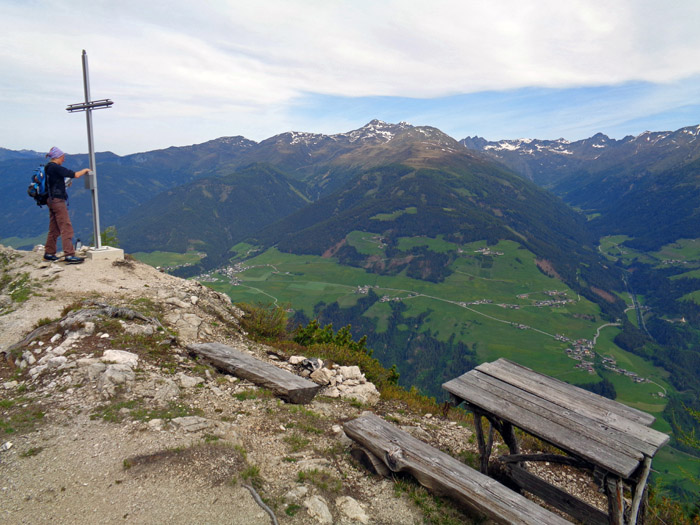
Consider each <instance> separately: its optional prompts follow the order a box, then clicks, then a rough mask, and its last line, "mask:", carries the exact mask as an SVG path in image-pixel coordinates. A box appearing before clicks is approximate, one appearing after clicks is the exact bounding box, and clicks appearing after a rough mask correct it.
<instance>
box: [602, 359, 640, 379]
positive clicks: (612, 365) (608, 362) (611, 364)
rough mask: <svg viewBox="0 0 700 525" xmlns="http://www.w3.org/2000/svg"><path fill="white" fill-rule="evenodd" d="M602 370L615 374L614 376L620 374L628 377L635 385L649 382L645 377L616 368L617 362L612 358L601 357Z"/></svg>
mask: <svg viewBox="0 0 700 525" xmlns="http://www.w3.org/2000/svg"><path fill="white" fill-rule="evenodd" d="M603 368H605V369H606V370H610V371H611V372H615V373H616V374H621V375H624V376H627V377H629V378H630V379H631V380H632V381H634V382H635V383H648V382H649V380H648V379H647V378H645V377H640V376H639V374H637V373H636V372H630V371H629V370H625V369H624V368H620V367H619V366H617V361H615V358H614V357H603Z"/></svg>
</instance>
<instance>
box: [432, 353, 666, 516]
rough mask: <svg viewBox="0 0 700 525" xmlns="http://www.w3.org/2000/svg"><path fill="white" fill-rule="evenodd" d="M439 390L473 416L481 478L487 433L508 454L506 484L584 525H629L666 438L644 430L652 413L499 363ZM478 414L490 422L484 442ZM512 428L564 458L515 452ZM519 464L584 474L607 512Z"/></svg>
mask: <svg viewBox="0 0 700 525" xmlns="http://www.w3.org/2000/svg"><path fill="white" fill-rule="evenodd" d="M442 387H443V388H444V389H445V390H446V391H447V392H449V393H450V395H451V397H452V402H453V404H455V405H458V404H460V403H462V402H464V403H465V404H466V407H467V408H468V409H469V410H471V411H472V412H474V416H475V417H474V422H475V427H476V433H477V441H478V444H479V452H480V454H481V471H482V472H483V473H485V474H486V473H487V472H488V460H489V456H490V453H491V445H492V443H493V430H494V429H495V430H497V431H498V432H499V433H500V434H501V436H502V437H503V441H504V443H505V444H506V445H508V448H509V450H510V455H506V456H503V457H501V458H499V459H501V460H502V461H503V462H504V463H505V464H506V467H507V471H508V474H509V476H510V478H511V480H512V481H513V482H514V483H515V484H517V485H518V486H519V487H521V488H522V489H524V490H527V491H529V492H531V493H533V494H536V495H538V496H540V497H541V498H543V499H544V500H545V501H547V502H548V503H550V504H552V505H554V506H556V507H557V508H559V509H561V510H563V511H565V512H567V513H568V514H569V515H571V516H573V517H575V518H576V519H579V520H581V521H583V522H584V523H596V524H597V523H600V524H608V523H612V524H620V525H622V524H633V523H636V522H637V516H638V515H639V512H640V506H641V504H642V502H643V500H644V499H645V494H646V493H645V488H646V482H647V478H648V476H649V471H650V469H651V458H653V457H654V455H655V454H656V452H657V451H658V450H659V449H660V448H661V447H662V446H664V445H665V444H666V443H667V442H668V440H669V437H668V436H667V435H666V434H663V433H661V432H657V431H656V430H653V429H651V428H649V425H650V424H651V423H653V421H654V417H653V416H651V415H649V414H647V413H645V412H642V411H640V410H636V409H634V408H631V407H628V406H626V405H623V404H621V403H618V402H616V401H612V400H610V399H607V398H604V397H602V396H599V395H597V394H593V393H592V392H588V391H587V390H583V389H581V388H578V387H575V386H573V385H569V384H568V383H564V382H563V381H559V380H557V379H554V378H552V377H549V376H546V375H543V374H539V373H537V372H535V371H533V370H531V369H529V368H526V367H524V366H521V365H519V364H517V363H514V362H512V361H509V360H507V359H498V360H497V361H494V362H492V363H484V364H482V365H479V366H478V367H476V368H475V369H473V370H471V371H469V372H467V373H466V374H463V375H461V376H460V377H458V378H456V379H453V380H451V381H448V382H447V383H445V384H443V385H442ZM482 416H483V417H486V418H487V419H488V421H489V422H490V423H491V429H490V435H489V439H488V441H487V440H486V439H485V437H484V432H483V427H482V424H481V418H482ZM514 426H515V427H518V428H520V429H522V430H524V431H526V432H528V433H529V434H531V435H533V436H535V437H537V438H539V439H541V440H543V441H546V442H548V443H550V444H552V445H554V446H555V447H557V448H559V449H560V450H562V451H563V452H565V453H566V454H568V456H563V455H559V454H521V453H520V450H519V445H518V442H517V440H516V438H515V433H514V431H513V427H514ZM526 461H549V462H559V463H564V464H569V465H573V466H577V467H581V468H587V469H590V470H592V471H593V473H594V478H595V479H596V481H597V482H598V483H600V485H602V487H603V489H604V491H605V493H606V494H607V496H608V512H607V513H604V512H602V511H600V510H599V509H597V508H595V507H593V506H591V505H589V504H587V503H585V502H584V501H582V500H580V499H578V498H576V497H574V496H573V495H571V494H568V493H566V492H565V491H563V490H562V489H560V488H558V487H554V486H553V485H551V484H549V483H547V482H545V481H544V480H542V479H541V478H539V477H537V476H535V475H534V474H532V473H530V472H528V471H527V470H526V469H525V468H524V466H523V462H526ZM625 485H627V486H628V487H629V488H630V490H631V492H632V502H631V504H630V505H629V506H628V508H625V501H624V498H623V491H624V487H625ZM642 513H643V510H642Z"/></svg>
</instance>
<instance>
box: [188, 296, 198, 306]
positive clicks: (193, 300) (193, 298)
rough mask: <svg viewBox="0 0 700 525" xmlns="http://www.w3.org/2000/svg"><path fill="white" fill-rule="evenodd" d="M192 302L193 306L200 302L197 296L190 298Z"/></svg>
mask: <svg viewBox="0 0 700 525" xmlns="http://www.w3.org/2000/svg"><path fill="white" fill-rule="evenodd" d="M190 302H191V303H192V304H193V305H197V303H198V302H199V297H197V296H196V295H193V296H191V297H190Z"/></svg>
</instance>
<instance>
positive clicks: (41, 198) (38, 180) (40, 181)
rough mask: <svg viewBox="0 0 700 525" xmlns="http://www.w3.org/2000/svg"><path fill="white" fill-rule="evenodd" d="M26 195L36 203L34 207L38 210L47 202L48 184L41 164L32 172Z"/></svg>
mask: <svg viewBox="0 0 700 525" xmlns="http://www.w3.org/2000/svg"><path fill="white" fill-rule="evenodd" d="M27 194H28V195H29V196H30V197H31V198H32V199H34V200H35V201H36V205H37V206H39V207H40V208H41V207H42V206H43V205H44V204H46V203H47V201H48V200H49V183H48V181H47V180H46V174H45V173H44V165H43V164H42V165H41V166H39V167H38V168H37V169H36V170H34V174H33V175H32V181H31V182H30V183H29V187H28V188H27Z"/></svg>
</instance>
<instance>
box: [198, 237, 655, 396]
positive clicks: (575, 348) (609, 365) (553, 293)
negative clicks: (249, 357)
mask: <svg viewBox="0 0 700 525" xmlns="http://www.w3.org/2000/svg"><path fill="white" fill-rule="evenodd" d="M459 251H460V252H461V251H462V250H459ZM475 253H480V254H482V255H487V256H500V255H503V253H502V252H499V251H495V250H491V249H490V248H479V249H478V250H475ZM265 266H271V267H272V268H273V270H274V271H273V273H276V274H286V275H291V274H290V273H289V272H280V271H279V270H278V269H277V268H276V267H275V266H273V265H265ZM255 267H256V266H248V265H246V264H244V263H241V262H239V263H235V264H233V265H230V266H226V267H223V268H220V269H218V270H217V271H216V272H215V273H217V274H218V275H221V276H223V277H225V278H227V279H228V280H229V283H230V284H231V285H233V286H240V285H241V284H242V281H241V279H240V277H239V276H238V274H240V273H242V272H245V271H246V270H249V269H251V268H255ZM198 280H199V281H201V282H215V281H217V280H218V278H217V277H216V276H215V275H213V272H212V273H207V274H204V275H200V276H199V277H198ZM370 289H377V290H379V289H380V287H379V286H377V285H369V284H365V285H358V286H357V287H355V289H354V290H353V292H354V293H356V294H359V295H367V294H368V293H369V291H370ZM395 292H398V293H397V294H395V295H389V294H385V295H382V296H381V297H380V299H379V302H381V303H386V302H400V301H405V300H408V299H413V298H416V297H429V298H432V299H437V300H441V301H446V302H450V303H453V304H456V305H458V306H461V307H462V308H468V307H470V306H478V305H489V304H494V302H493V300H491V299H486V298H483V299H476V300H472V301H450V300H447V299H442V298H439V297H430V296H427V295H425V294H421V293H418V292H415V291H410V290H395ZM534 293H542V294H544V295H546V296H548V298H547V299H535V300H532V301H531V302H530V304H515V303H513V304H510V303H497V304H495V306H499V307H501V308H505V309H510V310H519V309H521V308H524V307H535V308H561V307H564V306H565V305H567V304H570V303H575V302H576V301H575V300H573V299H571V298H569V297H568V293H567V292H566V291H564V290H544V291H541V292H529V293H523V294H519V295H518V296H517V298H518V299H519V300H521V301H526V300H528V299H529V298H530V296H531V295H533V294H534ZM487 317H491V316H487ZM492 319H494V320H497V321H501V322H505V321H503V320H500V319H497V318H492ZM508 324H510V325H511V326H513V327H515V328H518V329H519V330H530V329H532V328H531V327H530V326H528V325H526V324H522V323H517V322H508ZM537 331H538V332H541V333H543V334H545V335H548V336H551V337H554V339H556V340H557V341H561V342H562V343H569V346H568V347H567V348H565V349H564V352H565V353H566V355H567V356H568V357H570V358H571V359H573V360H575V361H578V363H577V364H576V365H575V366H574V368H576V369H580V370H583V371H586V372H588V373H589V374H591V375H593V374H596V366H602V367H603V368H604V369H605V370H608V371H610V372H613V373H615V374H619V375H623V376H626V377H628V378H629V379H630V380H631V381H634V382H635V383H647V382H649V379H647V378H644V377H641V376H639V375H638V374H637V373H636V372H632V371H630V370H626V369H624V368H622V367H620V366H618V364H617V361H616V359H615V358H614V357H612V356H602V355H600V354H598V353H596V351H595V350H594V347H595V344H596V341H595V340H596V338H597V335H596V337H594V338H593V339H592V340H591V339H576V340H572V339H571V338H569V337H567V336H566V335H563V334H554V335H552V334H547V333H545V332H542V331H541V330H537ZM598 357H599V359H597V358H598ZM658 395H659V396H661V397H663V396H664V394H663V393H661V392H659V393H658Z"/></svg>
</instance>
